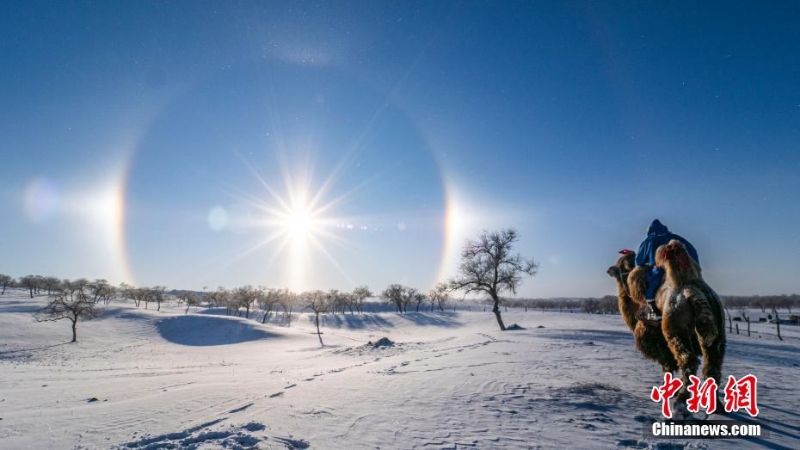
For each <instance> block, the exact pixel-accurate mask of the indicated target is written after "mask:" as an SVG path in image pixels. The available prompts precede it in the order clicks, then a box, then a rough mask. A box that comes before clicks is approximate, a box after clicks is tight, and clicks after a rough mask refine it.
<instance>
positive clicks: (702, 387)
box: [686, 375, 717, 414]
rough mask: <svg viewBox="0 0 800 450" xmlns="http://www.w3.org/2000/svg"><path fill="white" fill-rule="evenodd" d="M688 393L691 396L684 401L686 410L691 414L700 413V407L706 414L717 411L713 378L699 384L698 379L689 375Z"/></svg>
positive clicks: (715, 384) (715, 386)
mask: <svg viewBox="0 0 800 450" xmlns="http://www.w3.org/2000/svg"><path fill="white" fill-rule="evenodd" d="M689 380H690V381H691V384H689V387H688V389H689V393H690V394H691V395H692V396H691V397H690V398H689V400H687V401H686V405H687V407H688V408H687V409H688V410H689V412H691V413H696V412H699V411H700V407H702V408H703V409H705V411H706V413H707V414H711V413H713V412H714V411H716V410H717V382H716V381H714V379H713V378H706V380H705V381H703V384H700V378H697V377H696V376H694V375H689Z"/></svg>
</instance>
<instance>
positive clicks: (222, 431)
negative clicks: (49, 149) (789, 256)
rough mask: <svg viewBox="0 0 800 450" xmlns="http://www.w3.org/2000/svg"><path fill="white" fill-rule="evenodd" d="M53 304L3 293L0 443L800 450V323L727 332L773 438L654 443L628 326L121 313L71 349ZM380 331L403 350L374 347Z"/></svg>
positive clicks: (653, 372) (562, 320) (478, 315)
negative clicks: (42, 317) (50, 309)
mask: <svg viewBox="0 0 800 450" xmlns="http://www.w3.org/2000/svg"><path fill="white" fill-rule="evenodd" d="M44 303H45V298H44V297H38V298H35V299H29V298H26V295H25V294H24V293H23V292H21V291H11V292H7V293H6V295H4V296H2V297H0V418H1V419H0V448H3V449H28V448H34V449H38V448H41V449H69V448H91V449H94V448H123V449H128V448H319V449H336V448H342V449H369V448H382V449H395V448H427V449H437V448H451V449H454V448H481V449H486V448H491V449H494V448H540V447H541V448H800V408H798V404H800V402H798V400H800V392H798V390H797V389H796V385H797V380H798V375H799V374H800V351H798V348H799V347H800V332H799V330H798V328H799V327H798V326H793V325H784V326H782V329H781V331H782V335H783V337H784V341H783V342H780V341H778V340H777V339H776V338H775V336H774V329H775V326H774V324H758V323H754V324H752V331H753V336H752V337H750V338H748V337H747V336H746V335H744V334H740V335H729V346H728V352H727V356H726V361H725V365H724V375H728V374H731V375H734V376H736V377H740V376H742V375H746V374H748V373H753V374H755V375H757V376H758V380H759V385H758V405H759V407H760V409H761V414H760V416H759V420H760V421H761V422H762V423H764V424H767V425H766V426H767V427H768V429H769V432H770V437H769V438H760V439H752V440H730V439H729V440H717V441H711V440H689V439H674V440H657V439H653V438H646V437H645V436H644V432H643V429H644V427H645V426H646V424H648V423H650V422H651V421H652V420H654V419H658V418H659V412H660V406H659V405H658V404H656V403H654V402H652V401H651V400H650V399H649V394H650V390H651V389H652V387H653V386H654V385H657V384H660V383H661V381H662V378H661V374H660V372H659V369H658V366H657V365H656V364H655V363H653V362H650V361H647V360H645V359H643V358H642V357H641V356H639V354H638V353H637V352H636V351H635V349H634V346H633V338H632V336H631V334H630V332H628V330H627V328H625V326H624V325H623V323H622V320H621V319H620V317H619V316H597V315H591V316H590V315H587V314H581V313H557V312H544V313H543V312H539V311H529V312H523V311H509V312H507V313H505V314H504V319H505V321H506V323H507V324H511V323H515V322H516V323H518V324H520V325H522V326H523V327H524V328H525V329H524V330H518V331H506V332H500V331H498V329H497V325H496V322H495V320H494V317H493V316H492V315H491V313H488V312H462V311H459V312H457V313H452V312H450V313H410V314H404V315H399V314H394V313H377V314H375V313H371V314H365V315H349V314H348V315H346V316H343V315H338V316H326V317H324V318H323V324H324V327H323V332H324V334H323V339H324V341H325V347H321V346H320V345H319V341H318V340H317V336H316V335H314V334H312V331H313V321H312V319H313V317H312V316H308V315H305V314H299V315H296V317H295V322H294V323H293V324H292V326H291V327H290V328H287V327H285V326H283V325H281V324H280V323H272V324H271V323H270V322H268V323H267V325H261V324H260V323H258V322H257V321H256V320H253V319H251V320H246V319H244V318H234V317H227V316H224V311H222V313H223V315H220V314H219V312H218V311H213V310H206V311H204V310H203V309H198V310H196V311H191V312H190V313H189V314H188V315H184V314H183V309H182V308H180V307H178V306H177V305H175V306H170V305H166V306H165V307H162V311H161V312H156V311H153V310H148V311H146V310H144V309H143V308H139V309H137V308H135V307H133V305H130V304H126V303H117V304H113V303H112V305H110V306H109V307H106V308H105V314H104V316H103V317H102V318H101V319H97V320H94V321H91V322H83V323H80V324H79V326H78V340H79V342H78V343H76V344H69V343H66V342H67V341H69V339H70V338H71V334H70V330H69V324H68V322H56V323H52V322H46V323H37V322H34V321H33V319H32V317H31V313H32V312H33V311H35V310H36V309H37V308H40V307H41V306H42V305H43V304H44ZM259 318H260V317H259ZM739 325H740V329H741V328H742V324H739ZM381 337H388V338H389V339H391V340H392V341H394V342H395V343H396V345H394V346H391V347H385V348H373V347H371V346H367V345H365V344H367V342H369V341H373V342H374V341H376V340H377V339H379V338H381ZM94 399H96V400H94ZM90 400H91V401H90ZM743 417H745V416H743V415H739V416H738V418H743ZM670 446H672V447H670Z"/></svg>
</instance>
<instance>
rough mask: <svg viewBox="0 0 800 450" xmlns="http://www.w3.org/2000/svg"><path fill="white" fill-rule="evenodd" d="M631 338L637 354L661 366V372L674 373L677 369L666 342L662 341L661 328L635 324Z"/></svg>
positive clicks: (640, 323) (639, 323)
mask: <svg viewBox="0 0 800 450" xmlns="http://www.w3.org/2000/svg"><path fill="white" fill-rule="evenodd" d="M633 336H634V339H635V340H636V348H637V349H638V350H639V352H641V353H642V355H644V356H645V358H648V359H652V360H653V361H656V362H658V363H659V364H661V370H662V371H664V372H674V371H676V370H677V369H678V363H677V362H676V361H675V357H674V356H673V355H672V351H671V350H670V348H669V346H667V341H666V340H665V339H664V333H663V332H662V331H661V328H658V327H654V326H648V325H645V324H644V323H642V322H637V324H636V328H635V330H634V332H633Z"/></svg>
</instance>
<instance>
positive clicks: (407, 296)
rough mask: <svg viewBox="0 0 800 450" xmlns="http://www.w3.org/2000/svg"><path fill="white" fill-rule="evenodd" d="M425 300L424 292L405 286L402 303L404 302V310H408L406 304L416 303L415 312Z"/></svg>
mask: <svg viewBox="0 0 800 450" xmlns="http://www.w3.org/2000/svg"><path fill="white" fill-rule="evenodd" d="M424 301H425V294H423V293H422V292H420V291H418V290H417V289H416V288H412V287H407V288H405V293H404V303H405V304H406V311H408V305H409V304H412V303H416V305H417V308H416V309H415V311H416V312H419V307H420V306H421V305H422V303H423V302H424Z"/></svg>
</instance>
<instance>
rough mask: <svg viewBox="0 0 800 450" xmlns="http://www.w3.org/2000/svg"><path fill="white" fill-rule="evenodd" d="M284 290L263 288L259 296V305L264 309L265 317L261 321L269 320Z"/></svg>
mask: <svg viewBox="0 0 800 450" xmlns="http://www.w3.org/2000/svg"><path fill="white" fill-rule="evenodd" d="M282 295H283V291H282V290H281V289H263V288H262V289H261V290H260V292H259V296H258V300H257V301H258V306H259V307H261V309H262V310H264V317H263V318H262V319H261V323H266V322H267V317H268V316H269V315H270V313H272V309H273V308H275V306H276V305H278V304H280V301H281V296H282Z"/></svg>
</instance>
